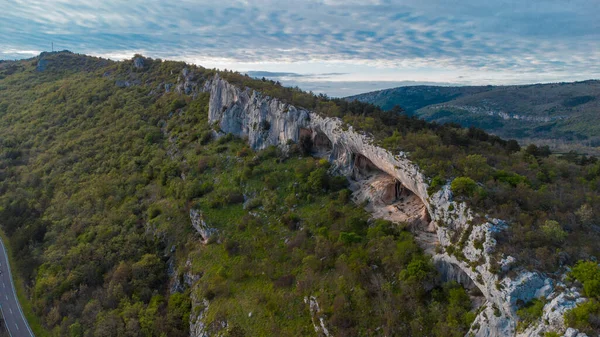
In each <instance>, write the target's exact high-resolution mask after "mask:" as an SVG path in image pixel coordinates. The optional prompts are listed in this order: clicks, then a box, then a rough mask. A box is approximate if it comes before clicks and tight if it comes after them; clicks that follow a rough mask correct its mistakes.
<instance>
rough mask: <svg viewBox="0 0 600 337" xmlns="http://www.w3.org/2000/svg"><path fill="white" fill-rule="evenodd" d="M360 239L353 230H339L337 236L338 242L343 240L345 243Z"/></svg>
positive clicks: (355, 241)
mask: <svg viewBox="0 0 600 337" xmlns="http://www.w3.org/2000/svg"><path fill="white" fill-rule="evenodd" d="M361 239H362V238H361V237H360V235H358V234H356V233H354V232H341V233H340V236H339V240H340V242H343V243H345V244H352V243H358V242H360V241H361Z"/></svg>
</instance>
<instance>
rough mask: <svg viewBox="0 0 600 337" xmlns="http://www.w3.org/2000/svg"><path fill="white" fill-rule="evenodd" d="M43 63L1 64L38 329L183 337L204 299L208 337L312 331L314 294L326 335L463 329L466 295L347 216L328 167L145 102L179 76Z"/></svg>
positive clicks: (171, 101)
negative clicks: (197, 226)
mask: <svg viewBox="0 0 600 337" xmlns="http://www.w3.org/2000/svg"><path fill="white" fill-rule="evenodd" d="M43 58H44V59H45V60H46V64H45V69H44V71H41V72H40V71H38V70H37V69H36V68H37V60H26V61H20V62H15V63H2V64H1V65H0V72H1V73H2V79H1V80H0V102H2V103H0V135H1V137H0V141H1V145H2V146H1V153H0V158H1V159H0V219H2V223H1V225H2V228H3V229H4V230H5V232H6V234H7V235H8V236H9V237H10V246H11V250H12V252H13V253H14V255H13V256H14V257H15V266H16V269H17V271H18V273H19V275H20V277H21V278H22V279H23V280H25V283H26V286H27V292H28V294H27V295H28V297H29V299H30V301H31V307H32V310H33V312H35V314H36V315H37V316H38V317H39V318H40V320H41V326H42V327H43V328H46V329H47V330H48V335H50V336H114V335H120V336H187V335H188V334H189V332H188V328H189V317H190V312H191V309H192V300H191V298H196V299H199V300H200V302H201V300H202V299H206V300H208V301H209V303H210V304H209V306H208V308H203V306H202V304H201V303H200V304H199V306H198V307H197V308H196V309H195V310H196V311H195V312H194V313H193V314H194V315H197V314H198V311H200V310H205V312H204V317H205V318H204V320H203V321H204V322H206V324H207V329H209V331H217V330H220V329H223V326H222V325H221V323H222V322H224V321H226V322H227V326H228V328H227V332H226V333H227V334H229V335H237V336H240V335H247V336H261V335H277V336H296V335H308V334H312V333H314V330H313V327H312V323H311V317H310V310H309V307H308V304H306V303H305V302H304V298H305V297H308V296H315V297H316V298H317V299H318V302H319V305H320V307H321V309H322V314H323V315H324V316H325V317H326V323H327V324H328V328H329V329H330V331H331V332H332V333H334V334H336V335H374V334H385V335H411V336H431V335H435V336H464V335H465V334H466V332H467V331H468V327H469V325H470V323H471V322H472V321H473V319H474V317H475V313H474V312H472V311H471V303H470V300H469V297H468V295H467V294H466V292H465V290H464V289H463V288H462V287H460V286H458V285H456V284H442V283H440V282H439V280H438V275H437V274H436V272H435V270H434V268H433V265H432V263H431V261H430V260H429V258H428V257H427V256H425V255H424V253H423V252H422V251H421V250H420V249H419V247H418V246H417V245H416V244H415V242H414V240H413V238H412V235H411V234H410V233H409V232H407V231H405V230H403V229H402V228H403V227H402V226H396V225H393V224H391V223H389V222H386V221H380V220H375V221H373V220H370V219H369V215H368V214H367V213H366V212H365V211H364V210H362V209H360V208H359V207H356V205H354V204H352V203H351V202H350V198H349V195H350V192H349V191H348V190H347V189H346V186H345V184H346V180H345V179H343V178H340V177H333V176H330V175H329V174H328V173H327V172H328V171H327V169H328V165H329V164H328V163H327V162H326V161H320V160H316V159H314V158H310V157H304V156H302V154H301V152H302V149H301V147H293V148H294V149H295V152H294V151H293V152H291V153H289V154H287V155H284V154H282V153H280V152H279V151H278V150H277V149H276V148H268V149H266V150H264V151H261V152H259V153H255V152H253V151H252V150H251V149H249V148H248V146H247V145H246V144H245V142H244V141H243V140H241V139H236V138H234V137H232V136H231V135H222V136H220V137H219V138H218V139H216V137H213V133H212V126H211V125H209V124H208V122H207V104H208V98H209V97H208V95H207V94H203V93H197V95H196V97H195V99H192V98H191V97H189V96H185V95H179V94H177V93H172V92H171V93H167V94H163V93H162V92H161V93H160V94H156V93H153V91H152V90H154V89H155V88H157V87H158V85H159V84H161V85H162V84H165V83H175V82H176V81H177V77H178V75H179V73H180V72H181V70H182V69H183V68H184V67H185V65H184V64H182V63H178V62H162V61H160V60H150V59H144V67H143V69H137V68H134V67H133V66H132V62H131V61H127V62H122V63H113V62H109V61H106V60H101V59H94V58H87V57H83V56H79V55H74V54H65V53H54V54H45V55H44V56H43ZM80 59H83V60H80ZM192 70H193V71H194V72H195V76H197V78H202V77H205V76H210V75H212V74H213V71H209V70H206V69H202V68H192ZM226 76H234V75H231V74H226ZM125 82H126V83H128V84H125ZM142 83H143V84H144V85H142ZM291 92H292V97H291V99H297V100H303V99H306V97H308V96H306V94H304V93H301V92H299V93H296V95H294V94H293V93H294V92H295V91H294V90H291ZM311 97H312V96H311ZM308 103H310V102H307V104H308ZM323 105H326V104H325V103H323ZM332 107H333V105H332ZM190 209H197V210H199V212H200V213H201V216H202V219H203V220H204V221H205V223H206V224H207V225H208V226H209V227H210V228H214V229H215V232H214V234H213V237H212V238H211V239H210V240H208V243H207V244H203V243H202V242H201V240H200V238H199V236H198V235H197V234H196V233H195V231H194V230H193V228H192V226H191V225H190V219H189V211H190ZM188 261H189V264H188V263H187V262H188ZM187 272H189V273H191V274H192V275H197V276H198V277H200V280H199V281H198V283H197V285H196V286H194V287H190V286H184V285H182V282H184V281H183V280H184V279H186V278H185V273H187ZM177 284H179V286H177ZM184 284H185V283H184Z"/></svg>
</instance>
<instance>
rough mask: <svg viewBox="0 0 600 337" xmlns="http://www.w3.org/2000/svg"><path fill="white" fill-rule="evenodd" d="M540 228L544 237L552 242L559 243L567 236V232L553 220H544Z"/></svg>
mask: <svg viewBox="0 0 600 337" xmlns="http://www.w3.org/2000/svg"><path fill="white" fill-rule="evenodd" d="M541 229H542V232H543V233H544V236H545V237H546V239H548V240H549V241H551V242H553V243H561V242H563V241H564V240H565V239H566V238H567V236H568V234H567V232H565V231H564V230H563V229H562V227H561V226H560V224H559V223H558V222H556V221H554V220H546V222H545V223H544V224H543V225H542V226H541Z"/></svg>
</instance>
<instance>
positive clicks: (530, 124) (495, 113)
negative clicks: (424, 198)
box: [347, 80, 600, 153]
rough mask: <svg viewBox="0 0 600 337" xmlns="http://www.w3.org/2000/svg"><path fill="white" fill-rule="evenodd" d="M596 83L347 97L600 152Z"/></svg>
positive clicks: (418, 89) (599, 84)
mask: <svg viewBox="0 0 600 337" xmlns="http://www.w3.org/2000/svg"><path fill="white" fill-rule="evenodd" d="M599 96H600V81H597V80H590V81H584V82H574V83H551V84H533V85H514V86H467V87H438V86H410V87H399V88H394V89H387V90H380V91H374V92H369V93H365V94H360V95H355V96H350V97H348V98H347V99H348V100H359V101H361V102H367V103H373V104H376V105H379V106H381V107H382V108H384V109H391V108H392V107H393V106H395V105H400V106H401V107H402V108H404V109H405V110H406V112H407V113H408V114H411V115H417V116H419V117H422V118H424V119H426V120H428V121H435V122H438V123H447V122H454V123H459V124H461V125H463V126H476V127H479V128H482V129H484V130H487V131H489V132H492V133H494V134H497V135H499V136H501V137H504V138H514V139H517V140H519V141H520V142H522V143H528V142H533V143H537V144H544V145H550V146H552V148H553V149H555V150H558V151H561V150H568V149H577V150H581V151H587V152H593V153H598V152H600V149H599V147H600V99H599Z"/></svg>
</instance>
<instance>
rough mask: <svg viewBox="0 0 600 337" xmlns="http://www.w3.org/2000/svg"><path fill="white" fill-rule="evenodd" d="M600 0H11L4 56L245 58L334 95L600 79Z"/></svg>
mask: <svg viewBox="0 0 600 337" xmlns="http://www.w3.org/2000/svg"><path fill="white" fill-rule="evenodd" d="M599 18H600V0H403V1H396V0H302V1H301V0H285V1H283V0H281V1H276V0H232V1H229V0H221V1H214V0H213V1H204V0H200V1H187V0H178V1H156V0H144V1H141V0H127V1H123V0H116V1H115V0H73V1H66V0H42V1H38V0H0V23H1V24H0V36H1V37H0V59H15V58H26V57H31V56H33V55H36V54H38V53H40V52H41V51H45V50H49V49H50V43H51V42H54V46H55V49H60V50H62V49H69V50H71V51H74V52H78V53H85V54H93V55H98V56H103V57H109V58H112V59H117V60H118V59H124V58H130V57H131V56H132V55H133V54H134V53H142V54H144V55H146V56H150V57H159V58H163V59H177V60H184V61H187V62H192V63H196V64H200V65H203V66H206V67H217V68H227V69H235V70H239V71H242V72H252V74H258V75H267V77H271V78H276V79H280V80H282V82H284V83H285V84H291V85H299V86H301V87H302V88H305V89H309V90H314V91H318V92H325V93H328V94H330V95H333V96H340V95H348V94H353V93H358V92H361V91H369V90H374V89H379V88H386V87H394V86H398V85H407V84H418V83H441V84H513V83H530V82H555V81H574V80H584V79H591V78H600V19H599Z"/></svg>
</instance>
